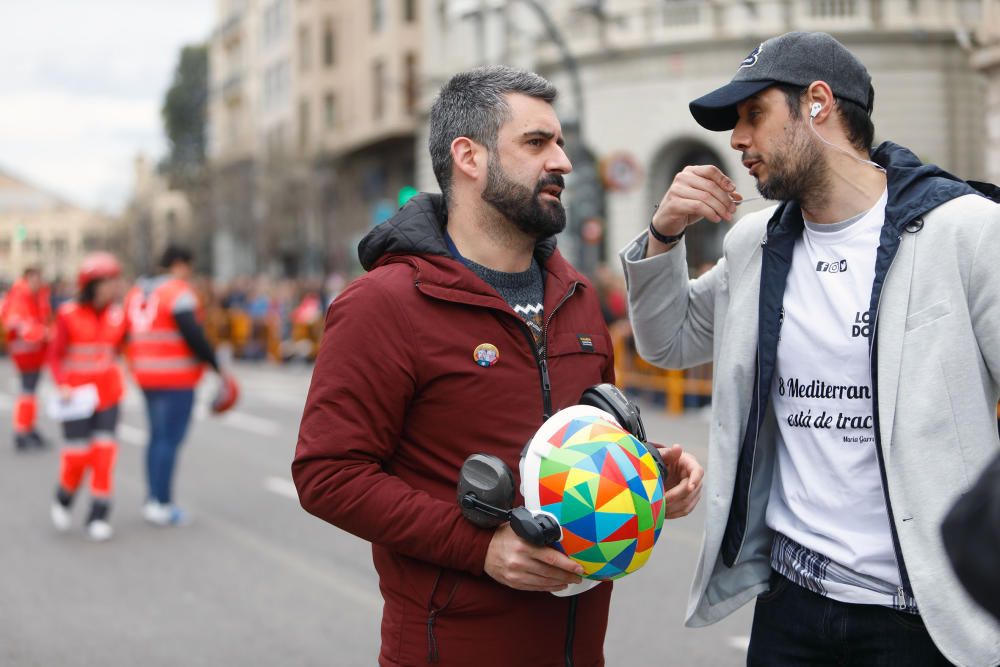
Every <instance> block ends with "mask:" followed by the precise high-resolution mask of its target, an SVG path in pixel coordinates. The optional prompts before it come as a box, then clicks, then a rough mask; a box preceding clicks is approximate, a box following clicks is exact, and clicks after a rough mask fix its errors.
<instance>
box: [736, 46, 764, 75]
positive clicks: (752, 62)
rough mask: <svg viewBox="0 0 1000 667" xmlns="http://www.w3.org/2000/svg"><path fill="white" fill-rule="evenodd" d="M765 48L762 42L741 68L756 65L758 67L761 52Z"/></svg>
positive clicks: (742, 63) (745, 59) (741, 64)
mask: <svg viewBox="0 0 1000 667" xmlns="http://www.w3.org/2000/svg"><path fill="white" fill-rule="evenodd" d="M763 47H764V43H763V42H761V43H760V44H758V45H757V48H756V49H754V50H753V51H751V52H750V55H748V56H747V57H746V58H744V59H743V62H741V63H740V67H739V68H740V69H743V68H744V67H753V66H754V65H756V64H757V57H758V56H759V55H760V50H761V49H762V48H763Z"/></svg>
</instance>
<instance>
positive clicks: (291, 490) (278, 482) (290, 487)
mask: <svg viewBox="0 0 1000 667" xmlns="http://www.w3.org/2000/svg"><path fill="white" fill-rule="evenodd" d="M264 488H265V489H267V490H268V491H270V492H271V493H276V494H278V495H279V496H284V497H285V498H290V499H292V500H298V499H299V492H298V490H296V488H295V484H293V483H292V480H290V479H285V478H284V477H268V478H267V479H265V480H264Z"/></svg>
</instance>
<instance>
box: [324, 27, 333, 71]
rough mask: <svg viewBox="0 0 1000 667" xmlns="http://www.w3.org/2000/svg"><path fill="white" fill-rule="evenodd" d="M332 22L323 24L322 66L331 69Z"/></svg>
mask: <svg viewBox="0 0 1000 667" xmlns="http://www.w3.org/2000/svg"><path fill="white" fill-rule="evenodd" d="M333 47H334V44H333V21H331V20H330V19H326V20H325V21H324V22H323V65H324V66H325V67H332V66H333V62H334V48H333Z"/></svg>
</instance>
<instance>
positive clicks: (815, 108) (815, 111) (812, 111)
mask: <svg viewBox="0 0 1000 667" xmlns="http://www.w3.org/2000/svg"><path fill="white" fill-rule="evenodd" d="M822 110H823V105H822V104H821V103H819V102H813V103H812V105H810V107H809V129H811V130H812V131H813V134H815V135H816V136H817V137H818V138H819V140H820V141H822V142H823V143H824V144H826V145H827V146H829V147H830V148H833V149H834V150H837V151H839V152H841V153H843V154H844V155H846V156H847V157H849V158H851V159H852V160H856V161H858V162H861V163H863V164H868V165H871V166H873V167H875V168H876V169H878V170H879V171H881V172H882V173H885V167H883V166H882V165H880V164H878V163H877V162H872V161H871V160H862V159H861V158H859V157H858V156H857V155H852V154H851V153H848V152H847V151H845V150H844V149H843V148H841V147H840V146H837V145H836V144H832V143H830V142H829V141H827V140H826V139H824V138H823V135H821V134H820V133H819V131H818V130H817V129H816V126H815V125H813V118H815V117H816V116H818V115H819V112H820V111H822Z"/></svg>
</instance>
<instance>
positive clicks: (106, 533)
mask: <svg viewBox="0 0 1000 667" xmlns="http://www.w3.org/2000/svg"><path fill="white" fill-rule="evenodd" d="M113 532H114V531H113V530H111V524H110V523H108V522H107V521H102V520H100V519H98V520H96V521H91V522H90V523H88V524H87V536H88V537H89V538H90V539H92V540H94V541H95V542H103V541H104V540H109V539H111V535H112V533H113Z"/></svg>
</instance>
